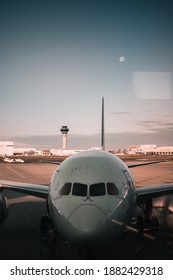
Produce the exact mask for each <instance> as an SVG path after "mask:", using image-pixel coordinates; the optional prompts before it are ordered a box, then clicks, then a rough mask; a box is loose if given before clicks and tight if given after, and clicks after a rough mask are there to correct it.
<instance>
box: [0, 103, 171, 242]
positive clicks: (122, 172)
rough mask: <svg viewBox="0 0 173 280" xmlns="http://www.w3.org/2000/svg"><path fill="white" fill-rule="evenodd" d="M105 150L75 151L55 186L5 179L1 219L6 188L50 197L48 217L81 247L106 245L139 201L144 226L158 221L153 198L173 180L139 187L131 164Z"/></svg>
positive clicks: (5, 209) (168, 188)
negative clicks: (164, 183)
mask: <svg viewBox="0 0 173 280" xmlns="http://www.w3.org/2000/svg"><path fill="white" fill-rule="evenodd" d="M103 112H104V99H102V137H101V139H102V140H101V146H102V148H104V146H105V143H104V116H103V115H104V113H103ZM154 163H157V162H148V163H147V162H146V163H140V164H131V165H129V166H127V165H126V164H125V163H124V162H123V161H122V160H121V159H119V158H118V157H117V156H115V155H113V154H110V153H109V152H106V151H105V150H97V151H94V150H92V151H91V150H90V151H84V152H80V153H78V154H75V155H72V156H70V157H69V158H67V159H66V160H64V161H63V162H62V163H61V164H60V165H58V167H57V169H56V171H55V172H54V174H53V176H52V179H51V184H50V187H49V186H43V185H33V184H29V183H28V184H27V183H18V182H11V181H3V180H0V185H1V192H0V211H1V212H0V221H1V222H3V221H4V220H5V218H6V216H7V213H8V203H7V198H6V197H5V195H4V193H3V188H8V189H10V190H15V191H19V192H22V193H26V194H30V195H34V196H38V197H42V198H45V199H46V201H47V210H48V218H49V219H48V220H49V221H50V220H51V221H52V223H51V224H53V227H54V229H55V231H57V232H58V233H60V234H61V235H62V236H63V237H64V238H65V239H67V240H68V241H70V242H72V243H74V244H76V245H77V246H78V247H93V246H97V245H100V244H101V245H103V244H106V242H110V241H111V240H114V239H115V238H116V237H118V236H119V235H120V234H121V233H123V232H124V230H126V229H127V228H130V227H129V223H130V221H131V219H132V218H133V216H134V212H135V209H136V206H138V207H140V208H141V209H142V212H143V220H141V219H140V229H141V228H142V226H144V225H145V222H146V221H148V224H150V223H152V220H153V217H152V214H151V212H152V211H151V209H152V199H153V198H156V197H161V196H164V195H170V194H173V183H171V184H167V185H158V186H148V187H140V188H135V182H134V179H133V177H132V175H131V173H130V170H129V168H134V167H138V166H143V165H148V164H154Z"/></svg>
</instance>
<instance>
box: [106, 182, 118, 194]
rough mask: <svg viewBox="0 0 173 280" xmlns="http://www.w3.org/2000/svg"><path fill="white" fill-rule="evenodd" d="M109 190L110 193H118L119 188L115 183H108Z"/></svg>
mask: <svg viewBox="0 0 173 280" xmlns="http://www.w3.org/2000/svg"><path fill="white" fill-rule="evenodd" d="M107 192H108V194H109V195H118V194H119V190H118V188H117V187H116V186H115V184H114V183H107Z"/></svg>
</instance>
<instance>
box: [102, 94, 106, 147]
mask: <svg viewBox="0 0 173 280" xmlns="http://www.w3.org/2000/svg"><path fill="white" fill-rule="evenodd" d="M101 119H102V121H101V148H102V150H105V125H104V97H102V118H101Z"/></svg>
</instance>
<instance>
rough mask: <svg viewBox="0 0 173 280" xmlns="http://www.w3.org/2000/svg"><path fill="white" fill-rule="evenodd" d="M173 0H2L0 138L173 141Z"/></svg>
mask: <svg viewBox="0 0 173 280" xmlns="http://www.w3.org/2000/svg"><path fill="white" fill-rule="evenodd" d="M172 27H173V2H172V0H126V1H125V0H117V1H116V0H105V1H104V0H103V1H102V0H99V1H98V0H80V1H79V0H71V1H70V0H64V1H59V0H42V1H39V0H35V1H33V0H30V1H28V0H27V1H25V0H23V1H18V0H15V1H14V0H13V1H10V0H6V1H1V9H0V40H1V44H0V140H13V141H14V144H15V145H16V146H20V147H22V146H25V147H27V146H32V147H35V146H36V147H41V148H61V147H62V139H61V138H62V137H61V132H60V128H61V126H62V125H68V127H69V133H68V148H75V149H82V148H90V147H93V146H99V145H100V130H101V99H102V97H103V96H104V98H105V132H106V148H107V149H117V148H125V147H127V146H128V145H132V144H157V145H158V146H162V145H173V53H172V52H173V31H172Z"/></svg>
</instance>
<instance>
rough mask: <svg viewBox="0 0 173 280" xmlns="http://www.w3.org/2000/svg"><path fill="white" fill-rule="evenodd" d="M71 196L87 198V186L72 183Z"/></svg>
mask: <svg viewBox="0 0 173 280" xmlns="http://www.w3.org/2000/svg"><path fill="white" fill-rule="evenodd" d="M72 195H76V196H87V185H85V184H80V183H74V184H73V190H72Z"/></svg>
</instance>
